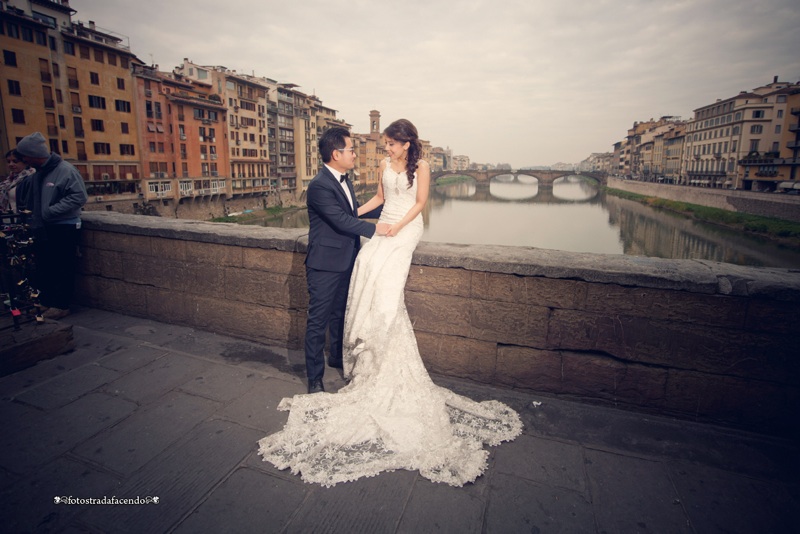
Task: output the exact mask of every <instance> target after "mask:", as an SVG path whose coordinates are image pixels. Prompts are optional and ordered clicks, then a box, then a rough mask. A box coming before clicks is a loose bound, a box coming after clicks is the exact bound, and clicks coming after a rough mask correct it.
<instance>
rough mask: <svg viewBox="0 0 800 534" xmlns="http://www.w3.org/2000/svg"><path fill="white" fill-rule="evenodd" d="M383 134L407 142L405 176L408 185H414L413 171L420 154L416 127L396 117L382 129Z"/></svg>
mask: <svg viewBox="0 0 800 534" xmlns="http://www.w3.org/2000/svg"><path fill="white" fill-rule="evenodd" d="M383 135H385V136H386V137H388V138H390V139H394V140H395V141H399V142H401V143H408V157H407V161H406V176H407V177H408V187H409V189H410V188H411V186H412V185H414V173H416V172H417V163H418V162H419V159H420V157H421V156H422V143H420V142H419V134H417V127H416V126H414V125H413V124H411V121H409V120H406V119H397V120H396V121H394V122H393V123H391V124H390V125H389V126H387V127H386V129H385V130H384V131H383Z"/></svg>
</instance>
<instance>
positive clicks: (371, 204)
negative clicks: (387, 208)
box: [358, 160, 386, 217]
mask: <svg viewBox="0 0 800 534" xmlns="http://www.w3.org/2000/svg"><path fill="white" fill-rule="evenodd" d="M385 168H386V160H384V161H381V164H380V166H379V167H378V176H380V179H379V180H378V192H377V193H375V196H374V197H372V198H371V199H369V200H368V201H367V203H366V204H364V205H363V206H359V207H358V216H359V217H361V216H362V215H364V214H365V213H369V212H370V211H372V210H374V209H375V208H377V207H378V206H380V205H382V204H383V170H384V169H385Z"/></svg>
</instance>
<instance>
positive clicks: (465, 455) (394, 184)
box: [259, 119, 522, 486]
mask: <svg viewBox="0 0 800 534" xmlns="http://www.w3.org/2000/svg"><path fill="white" fill-rule="evenodd" d="M384 140H385V148H386V152H387V154H388V156H389V157H388V158H386V159H385V160H384V161H383V162H382V163H381V165H380V171H381V175H382V180H381V183H380V184H379V185H378V192H377V194H376V195H375V196H374V197H373V198H372V199H371V200H369V201H368V202H367V203H366V204H364V205H363V206H361V207H359V208H358V214H359V215H363V214H365V213H368V212H370V211H372V210H373V209H375V208H377V207H379V206H381V205H383V211H382V213H381V216H380V222H385V223H388V224H389V225H391V226H390V230H389V232H388V234H387V235H386V236H375V237H373V238H372V239H371V240H370V241H369V242H368V243H367V244H366V245H365V246H364V247H362V249H361V251H360V252H359V254H358V257H357V258H356V263H355V267H354V269H353V275H352V278H351V284H350V290H349V294H348V299H347V311H346V315H345V338H344V375H345V378H347V379H349V383H348V384H347V385H346V386H345V387H343V388H342V389H340V390H339V391H338V392H337V393H335V394H334V393H315V394H313V395H311V394H309V395H296V396H294V397H293V398H286V399H283V400H282V401H281V403H280V405H279V406H278V409H279V410H288V411H289V419H288V421H287V423H286V426H285V427H284V428H283V430H281V431H279V432H276V433H275V434H272V435H270V436H267V437H265V438H263V439H262V440H260V441H259V454H261V455H262V456H263V457H264V460H265V461H269V462H271V463H273V464H274V465H275V466H276V467H277V468H278V469H286V468H290V469H291V471H292V473H293V474H298V473H299V474H300V475H301V476H302V479H303V480H304V481H306V482H314V483H319V484H322V485H323V486H333V485H334V484H336V483H339V482H347V481H351V480H356V479H358V478H361V477H365V476H375V475H377V474H378V473H380V472H382V471H393V470H396V469H408V470H418V471H419V472H420V474H421V475H422V476H424V477H425V478H428V479H430V480H432V481H434V482H444V483H447V484H450V485H452V486H462V485H464V484H466V483H468V482H473V481H474V480H475V479H476V478H477V477H478V476H480V475H481V474H482V473H483V471H484V470H485V469H486V463H487V457H488V454H489V453H488V452H487V451H486V450H484V448H483V445H484V444H488V445H497V444H499V443H500V442H502V441H508V440H512V439H514V438H516V437H517V436H518V435H519V434H520V433H521V432H522V422H521V421H520V419H519V416H518V415H517V413H516V412H514V411H513V410H512V409H511V408H509V407H508V406H506V405H505V404H502V403H500V402H498V401H485V402H476V401H473V400H471V399H468V398H466V397H463V396H461V395H457V394H456V393H453V392H452V391H450V390H448V389H446V388H442V387H439V386H437V385H436V384H434V383H433V382H432V381H431V379H430V376H429V375H428V373H427V371H426V370H425V366H424V364H423V363H422V359H421V357H420V354H419V350H418V348H417V342H416V337H415V335H414V330H413V327H412V325H411V321H410V320H409V317H408V313H407V311H406V306H405V299H404V289H405V283H406V278H407V277H408V272H409V269H410V266H411V257H412V254H413V253H414V249H415V248H416V246H417V243H419V240H420V238H421V237H422V232H423V223H422V208H423V207H424V206H425V203H426V202H427V200H428V189H429V186H430V167H429V166H428V163H427V162H425V161H423V160H421V159H420V155H421V143H420V141H419V137H418V135H417V130H416V128H415V127H414V125H413V124H411V122H409V121H407V120H405V119H400V120H397V121H395V122H393V123H392V124H390V125H389V127H388V128H386V130H385V131H384Z"/></svg>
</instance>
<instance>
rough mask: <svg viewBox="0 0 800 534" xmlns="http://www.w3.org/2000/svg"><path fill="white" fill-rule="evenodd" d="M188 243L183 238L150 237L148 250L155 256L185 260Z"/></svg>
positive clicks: (171, 259) (172, 259)
mask: <svg viewBox="0 0 800 534" xmlns="http://www.w3.org/2000/svg"><path fill="white" fill-rule="evenodd" d="M188 243H189V242H188V241H185V240H183V239H168V238H164V237H152V238H150V251H151V253H152V255H153V257H155V258H161V259H164V260H170V261H180V262H183V261H186V247H187V245H188Z"/></svg>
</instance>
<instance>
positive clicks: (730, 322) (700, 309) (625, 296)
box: [585, 284, 747, 328]
mask: <svg viewBox="0 0 800 534" xmlns="http://www.w3.org/2000/svg"><path fill="white" fill-rule="evenodd" d="M585 309H586V310H587V311H591V312H596V313H602V314H604V315H611V316H616V315H625V316H631V317H644V318H648V319H652V320H667V321H679V322H685V323H691V324H707V325H712V326H724V327H726V328H741V327H743V326H744V320H745V311H746V309H747V302H746V300H745V299H742V298H739V297H726V296H721V295H704V294H696V293H687V292H681V291H669V290H664V289H654V288H642V287H622V286H617V285H613V284H587V291H586V302H585Z"/></svg>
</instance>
